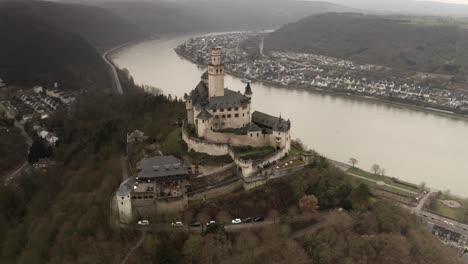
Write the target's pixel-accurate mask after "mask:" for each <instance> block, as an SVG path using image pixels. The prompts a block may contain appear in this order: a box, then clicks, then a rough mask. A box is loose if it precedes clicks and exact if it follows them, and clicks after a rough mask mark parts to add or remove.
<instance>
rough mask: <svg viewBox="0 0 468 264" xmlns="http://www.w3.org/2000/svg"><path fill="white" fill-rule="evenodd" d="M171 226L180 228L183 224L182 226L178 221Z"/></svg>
mask: <svg viewBox="0 0 468 264" xmlns="http://www.w3.org/2000/svg"><path fill="white" fill-rule="evenodd" d="M171 225H172V226H174V227H181V226H184V224H183V223H182V222H180V221H178V222H172V224H171Z"/></svg>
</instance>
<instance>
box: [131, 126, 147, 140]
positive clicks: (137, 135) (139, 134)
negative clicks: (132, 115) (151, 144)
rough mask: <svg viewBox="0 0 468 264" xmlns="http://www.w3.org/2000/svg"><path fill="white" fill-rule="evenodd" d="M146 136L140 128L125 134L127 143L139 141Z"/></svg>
mask: <svg viewBox="0 0 468 264" xmlns="http://www.w3.org/2000/svg"><path fill="white" fill-rule="evenodd" d="M147 139H148V137H147V136H145V133H144V132H142V131H140V130H138V129H137V130H134V131H133V132H132V133H130V134H127V143H139V142H143V141H145V140H147Z"/></svg>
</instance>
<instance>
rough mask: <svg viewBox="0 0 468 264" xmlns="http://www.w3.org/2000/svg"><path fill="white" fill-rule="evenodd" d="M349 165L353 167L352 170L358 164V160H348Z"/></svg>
mask: <svg viewBox="0 0 468 264" xmlns="http://www.w3.org/2000/svg"><path fill="white" fill-rule="evenodd" d="M349 163H351V165H353V168H354V167H355V166H356V164H357V163H358V160H357V159H356V158H349Z"/></svg>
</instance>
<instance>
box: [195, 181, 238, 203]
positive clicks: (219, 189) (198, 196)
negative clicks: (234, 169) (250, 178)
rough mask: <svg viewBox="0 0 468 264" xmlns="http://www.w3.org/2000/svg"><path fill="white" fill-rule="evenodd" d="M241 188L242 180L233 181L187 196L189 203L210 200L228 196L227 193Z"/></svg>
mask: <svg viewBox="0 0 468 264" xmlns="http://www.w3.org/2000/svg"><path fill="white" fill-rule="evenodd" d="M241 188H242V180H241V179H233V180H231V181H228V182H224V183H221V184H219V185H217V186H213V187H210V188H207V189H206V190H203V191H197V192H192V193H189V194H188V195H189V200H190V201H196V200H204V199H212V198H216V197H219V196H222V195H225V194H228V193H232V192H234V191H236V190H239V189H241Z"/></svg>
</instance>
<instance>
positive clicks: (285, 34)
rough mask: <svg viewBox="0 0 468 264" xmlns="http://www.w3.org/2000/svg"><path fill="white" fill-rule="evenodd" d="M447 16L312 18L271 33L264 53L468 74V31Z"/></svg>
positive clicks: (335, 15)
mask: <svg viewBox="0 0 468 264" xmlns="http://www.w3.org/2000/svg"><path fill="white" fill-rule="evenodd" d="M464 27H465V25H464V24H463V23H458V21H457V20H451V19H448V20H445V19H443V18H411V20H409V19H407V18H402V17H399V18H392V17H380V16H373V15H362V14H353V13H344V14H338V13H330V14H319V15H315V16H310V17H307V18H304V19H302V20H299V21H298V22H295V23H292V24H288V25H285V26H283V27H282V28H280V29H278V30H277V31H275V32H273V33H271V34H269V35H268V36H267V37H266V39H265V49H267V50H270V51H271V50H280V51H295V52H306V53H315V54H322V55H326V56H332V57H338V58H343V59H349V60H352V61H354V62H357V63H370V64H377V65H387V66H391V67H396V68H404V69H410V70H417V71H424V72H430V73H447V74H459V73H460V72H463V73H464V72H466V71H468V31H467V30H466V29H465V28H464Z"/></svg>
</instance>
